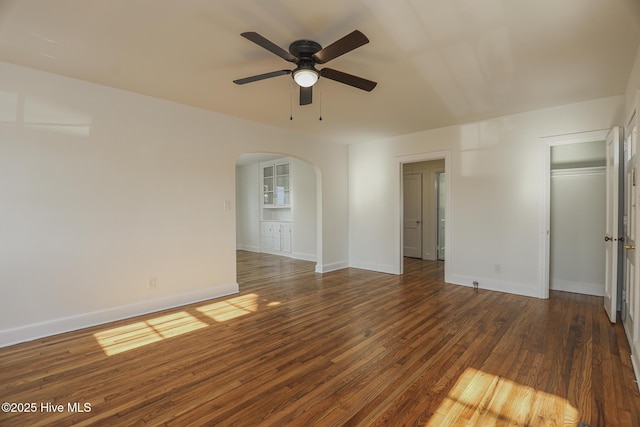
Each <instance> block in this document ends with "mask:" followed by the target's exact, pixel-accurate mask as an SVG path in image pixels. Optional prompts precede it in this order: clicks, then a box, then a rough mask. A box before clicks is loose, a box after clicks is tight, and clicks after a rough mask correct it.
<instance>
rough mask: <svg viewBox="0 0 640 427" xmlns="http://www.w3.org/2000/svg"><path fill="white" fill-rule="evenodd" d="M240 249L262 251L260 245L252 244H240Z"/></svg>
mask: <svg viewBox="0 0 640 427" xmlns="http://www.w3.org/2000/svg"><path fill="white" fill-rule="evenodd" d="M236 250H238V251H247V252H260V247H259V246H251V245H238V246H237V247H236Z"/></svg>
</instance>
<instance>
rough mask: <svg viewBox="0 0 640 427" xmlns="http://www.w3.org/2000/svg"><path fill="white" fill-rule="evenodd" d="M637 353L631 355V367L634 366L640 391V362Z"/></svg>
mask: <svg viewBox="0 0 640 427" xmlns="http://www.w3.org/2000/svg"><path fill="white" fill-rule="evenodd" d="M636 354H638V353H636V352H635V351H634V352H632V353H631V366H633V374H634V375H635V377H636V381H635V383H636V386H637V387H638V390H639V391H640V381H638V378H640V375H639V374H640V372H639V371H638V366H640V360H638V357H637V356H636Z"/></svg>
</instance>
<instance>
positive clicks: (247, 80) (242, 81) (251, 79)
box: [233, 70, 291, 85]
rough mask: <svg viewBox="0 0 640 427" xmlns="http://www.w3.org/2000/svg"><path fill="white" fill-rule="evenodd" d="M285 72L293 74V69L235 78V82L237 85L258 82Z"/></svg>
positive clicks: (282, 74)
mask: <svg viewBox="0 0 640 427" xmlns="http://www.w3.org/2000/svg"><path fill="white" fill-rule="evenodd" d="M285 74H291V70H280V71H272V72H270V73H264V74H258V75H257V76H251V77H245V78H244V79H238V80H234V81H233V82H234V83H235V84H237V85H243V84H247V83H251V82H257V81H259V80H264V79H270V78H271V77H278V76H284V75H285Z"/></svg>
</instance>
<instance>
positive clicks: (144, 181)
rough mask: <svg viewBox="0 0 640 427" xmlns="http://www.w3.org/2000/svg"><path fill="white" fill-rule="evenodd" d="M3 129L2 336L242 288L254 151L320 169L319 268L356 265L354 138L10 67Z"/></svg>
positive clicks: (5, 73) (4, 77)
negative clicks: (242, 162) (242, 217)
mask: <svg viewBox="0 0 640 427" xmlns="http://www.w3.org/2000/svg"><path fill="white" fill-rule="evenodd" d="M0 125H1V126H0V153H2V155H0V284H1V292H2V296H1V297H0V345H7V344H10V343H13V342H18V341H24V340H28V339H31V338H35V337H38V336H43V335H47V334H52V333H56V332H60V331H64V330H70V329H74V328H78V327H83V326H87V325H89V324H94V323H100V322H104V321H108V320H112V319H114V318H119V317H126V316H130V315H133V314H137V313H141V312H145V311H153V310H157V309H159V308H163V307H168V306H171V305H176V304H183V303H186V302H191V301H195V300H199V299H203V298H210V297H213V296H218V295H224V294H227V293H231V292H235V291H237V289H238V286H237V284H236V266H235V246H236V234H235V206H234V205H235V203H233V201H234V200H235V170H236V165H235V163H236V159H237V158H238V156H239V155H240V154H242V153H246V152H277V153H283V154H285V155H293V156H296V157H298V158H302V159H305V160H307V161H308V162H310V163H312V164H314V165H316V166H317V167H318V170H319V171H320V182H319V189H320V191H322V194H321V199H322V200H327V201H331V203H325V204H323V206H320V207H319V209H320V211H321V216H320V218H319V221H321V223H322V224H323V225H324V228H323V233H322V242H321V243H322V248H323V250H322V252H321V253H319V254H318V262H319V270H321V271H322V270H325V271H326V270H330V269H333V268H338V267H340V266H344V265H347V259H348V242H347V239H346V236H347V227H348V216H347V212H348V207H347V205H348V193H347V188H346V186H345V185H344V182H346V181H347V148H346V147H345V146H343V145H339V144H334V143H331V142H328V141H320V140H317V139H314V138H313V137H310V136H309V135H301V134H299V133H293V132H288V131H286V130H278V129H276V128H272V127H267V126H263V125H259V124H255V123H251V122H247V121H244V120H239V119H236V118H233V117H228V116H224V115H220V114H215V113H212V112H208V111H204V110H199V109H196V108H192V107H187V106H184V105H179V104H175V103H171V102H166V101H162V100H158V99H154V98H150V97H145V96H141V95H138V94H133V93H130V92H125V91H121V90H117V89H112V88H107V87H103V86H99V85H95V84H92V83H87V82H82V81H79V80H74V79H70V78H65V77H61V76H57V75H53V74H49V73H44V72H40V71H36V70H32V69H28V68H24V67H18V66H14V65H11V64H7V63H0ZM329 171H330V173H329ZM227 201H228V202H230V210H228V211H227V210H225V209H224V206H225V202H227ZM151 277H153V278H156V280H157V284H158V285H157V289H155V290H148V289H147V282H148V279H149V278H151Z"/></svg>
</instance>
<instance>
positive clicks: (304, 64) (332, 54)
mask: <svg viewBox="0 0 640 427" xmlns="http://www.w3.org/2000/svg"><path fill="white" fill-rule="evenodd" d="M240 35H241V36H242V37H244V38H246V39H247V40H250V41H252V42H254V43H255V44H257V45H258V46H261V47H263V48H265V49H267V50H268V51H269V52H271V53H274V54H276V55H278V56H279V57H280V58H282V59H284V60H286V61H289V62H293V63H294V64H296V68H294V69H293V70H279V71H272V72H270V73H264V74H258V75H256V76H251V77H245V78H243V79H238V80H234V81H233V82H234V83H235V84H238V85H243V84H246V83H251V82H256V81H259V80H264V79H269V78H272V77H277V76H284V75H286V74H292V77H293V80H295V82H296V83H297V84H298V85H299V86H300V105H308V104H311V101H312V100H313V85H314V84H315V83H316V82H317V81H318V79H319V78H320V77H326V78H327V79H330V80H335V81H337V82H340V83H344V84H347V85H349V86H353V87H355V88H358V89H362V90H366V91H367V92H370V91H372V90H373V88H375V87H376V85H377V84H378V83H376V82H373V81H371V80H367V79H364V78H362V77H358V76H354V75H351V74H347V73H343V72H342V71H338V70H334V69H333V68H326V67H325V68H322V69H321V70H318V69H316V65H317V64H325V63H327V62H329V61H331V60H332V59H335V58H337V57H339V56H341V55H344V54H345V53H347V52H350V51H352V50H354V49H356V48H358V47H360V46H362V45H364V44H367V43H369V39H368V38H367V37H366V36H365V35H364V34H362V33H361V32H360V31H358V30H355V31H353V32H351V33H349V34H347V35H346V36H344V37H342V38H341V39H339V40H337V41H335V42H333V43H332V44H330V45H329V46H327V47H325V48H322V46H320V44H319V43H316V42H314V41H312V40H296V41H294V42H293V43H291V45H289V51H288V52H287V51H286V50H284V49H283V48H281V47H280V46H278V45H276V44H275V43H273V42H271V41H269V40H267V39H266V38H264V37H263V36H261V35H260V34H258V33H256V32H246V33H242V34H240Z"/></svg>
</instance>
